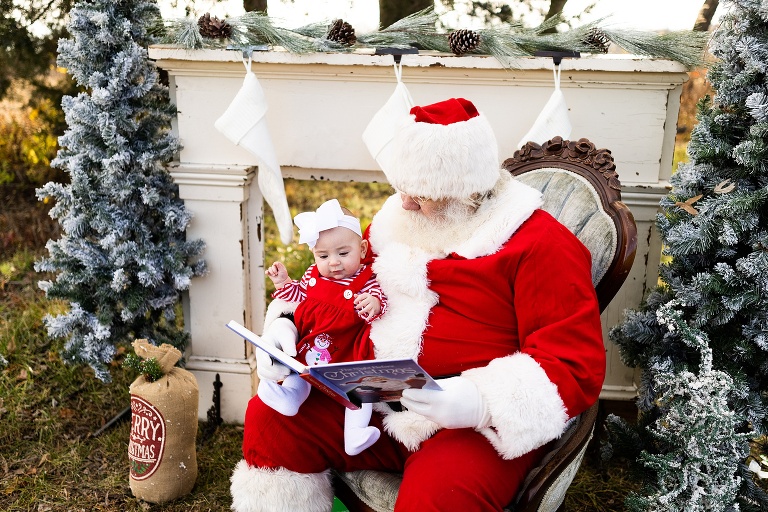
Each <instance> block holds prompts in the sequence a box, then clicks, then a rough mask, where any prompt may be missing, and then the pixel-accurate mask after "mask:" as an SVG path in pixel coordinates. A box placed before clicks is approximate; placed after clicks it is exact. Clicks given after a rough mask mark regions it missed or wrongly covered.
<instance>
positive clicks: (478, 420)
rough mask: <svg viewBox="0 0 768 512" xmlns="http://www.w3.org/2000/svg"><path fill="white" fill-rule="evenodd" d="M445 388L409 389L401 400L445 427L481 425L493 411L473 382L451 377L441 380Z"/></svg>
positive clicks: (404, 392) (482, 425) (440, 382)
mask: <svg viewBox="0 0 768 512" xmlns="http://www.w3.org/2000/svg"><path fill="white" fill-rule="evenodd" d="M438 384H439V385H440V387H441V388H443V390H442V391H439V390H432V389H406V390H404V391H403V397H402V398H401V399H400V403H401V404H403V406H405V407H407V408H408V410H409V411H413V412H415V413H417V414H421V415H422V416H424V417H425V418H427V419H430V420H432V421H434V422H435V423H437V424H438V425H440V426H441V427H443V428H482V427H486V426H488V423H489V422H490V420H491V415H490V413H489V412H488V407H487V406H486V404H485V400H484V399H483V396H482V395H481V394H480V391H479V390H478V389H477V386H476V385H475V383H474V382H472V381H471V380H469V379H466V378H464V377H451V378H449V379H443V380H441V381H439V382H438Z"/></svg>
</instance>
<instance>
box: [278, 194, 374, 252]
mask: <svg viewBox="0 0 768 512" xmlns="http://www.w3.org/2000/svg"><path fill="white" fill-rule="evenodd" d="M293 222H294V223H295V224H296V226H298V228H299V243H300V244H307V245H308V246H309V248H310V249H313V248H314V247H315V244H316V243H317V239H318V238H319V237H320V232H321V231H325V230H326V229H332V228H338V227H342V228H347V229H349V230H352V231H354V232H355V233H356V234H357V236H360V237H362V236H363V231H362V230H361V229H360V220H358V219H357V218H355V217H353V216H352V215H345V214H344V212H343V211H342V209H341V205H340V204H339V201H338V200H336V199H331V200H330V201H326V202H324V203H323V204H321V205H320V208H318V209H317V210H315V211H314V212H304V213H300V214H298V215H297V216H296V217H294V219H293Z"/></svg>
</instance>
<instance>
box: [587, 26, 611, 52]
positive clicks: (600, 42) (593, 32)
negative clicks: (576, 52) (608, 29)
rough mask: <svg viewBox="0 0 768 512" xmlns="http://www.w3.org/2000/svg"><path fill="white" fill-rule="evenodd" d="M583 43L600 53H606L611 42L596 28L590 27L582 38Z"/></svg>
mask: <svg viewBox="0 0 768 512" xmlns="http://www.w3.org/2000/svg"><path fill="white" fill-rule="evenodd" d="M584 43H585V44H587V45H589V46H591V47H592V48H594V49H595V51H598V52H600V53H608V46H609V45H610V44H611V40H610V39H608V36H607V35H606V34H605V32H603V31H602V30H600V29H599V28H597V27H592V28H591V29H589V32H587V35H586V37H584Z"/></svg>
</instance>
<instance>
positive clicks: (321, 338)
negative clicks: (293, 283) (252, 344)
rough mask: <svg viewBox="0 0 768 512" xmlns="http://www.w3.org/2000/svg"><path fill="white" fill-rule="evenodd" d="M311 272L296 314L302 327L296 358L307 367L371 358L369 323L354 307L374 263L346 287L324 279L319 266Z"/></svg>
mask: <svg viewBox="0 0 768 512" xmlns="http://www.w3.org/2000/svg"><path fill="white" fill-rule="evenodd" d="M311 275H312V277H311V279H310V281H309V283H308V286H307V296H306V298H305V299H304V300H303V301H302V302H301V304H299V306H298V307H297V308H296V312H295V313H294V318H295V321H296V328H297V329H298V330H299V341H298V343H297V344H296V350H297V351H298V355H297V356H296V359H298V360H299V361H301V362H304V363H306V364H307V365H308V366H315V365H321V364H328V363H330V362H334V363H338V362H342V361H359V360H362V359H372V358H373V348H372V346H371V343H370V340H369V337H368V334H369V332H370V325H369V324H368V323H367V322H365V320H363V319H362V318H360V316H359V315H358V314H357V311H356V310H355V296H356V295H357V294H358V293H359V292H360V290H361V289H362V288H363V287H364V286H365V284H366V283H367V282H368V281H369V280H370V279H371V276H372V275H373V271H372V270H371V266H370V265H368V266H366V267H365V268H364V269H363V270H362V271H361V272H360V273H359V274H358V275H357V277H355V279H353V280H352V282H351V283H350V284H349V285H347V286H343V285H341V284H339V283H338V282H334V281H332V280H330V279H323V278H322V277H320V273H319V272H318V270H317V267H314V268H313V269H312V274H311Z"/></svg>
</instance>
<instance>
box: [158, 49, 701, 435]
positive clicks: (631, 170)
mask: <svg viewBox="0 0 768 512" xmlns="http://www.w3.org/2000/svg"><path fill="white" fill-rule="evenodd" d="M149 57H150V58H151V59H153V60H155V61H156V62H157V64H158V66H159V67H160V68H162V69H165V70H166V71H167V72H168V74H169V77H170V86H171V98H172V100H173V101H174V102H175V103H176V105H177V109H178V115H177V118H176V121H175V122H174V131H175V132H176V134H177V135H178V136H179V138H180V139H181V143H182V144H183V149H182V150H181V152H180V154H179V158H178V162H176V163H175V164H174V166H173V167H172V168H171V172H172V174H173V176H174V179H175V181H176V183H177V184H178V185H179V191H180V195H181V197H182V198H183V199H184V200H185V201H186V204H187V207H188V208H189V209H190V210H191V211H192V212H193V214H194V215H195V216H194V218H193V220H192V223H191V225H190V228H189V233H188V234H189V236H190V237H191V238H202V239H203V240H205V242H206V243H207V250H206V254H205V256H204V257H205V259H206V261H207V262H208V266H209V268H210V273H209V274H208V275H207V276H205V277H202V278H198V279H196V280H194V281H193V283H192V287H191V289H190V292H189V298H188V301H187V310H186V312H185V313H186V315H185V321H186V323H187V328H188V329H189V331H190V334H191V339H192V342H191V349H190V352H189V353H188V354H187V355H188V359H189V362H188V365H187V367H188V368H189V369H191V370H192V371H193V373H195V375H196V377H197V378H198V381H199V382H200V390H201V393H200V400H201V402H200V411H201V412H200V414H201V418H204V417H205V414H206V411H207V410H208V408H209V407H210V406H211V396H212V389H213V387H212V385H210V384H211V383H212V381H213V379H214V378H215V375H216V374H220V376H221V380H222V382H223V383H224V386H223V388H222V389H221V393H222V415H223V417H224V419H225V420H226V421H230V422H242V418H243V413H244V411H245V406H246V404H247V401H248V398H249V397H250V396H251V394H252V393H253V392H254V390H255V386H256V384H257V379H256V376H255V372H254V365H253V360H252V355H251V352H250V347H248V346H245V344H244V343H241V342H240V341H239V340H238V339H237V338H236V337H235V336H234V335H233V334H232V333H229V332H228V330H227V329H225V328H224V325H225V324H226V323H227V322H228V321H229V320H233V319H234V320H238V321H241V322H244V323H245V325H247V326H249V327H250V328H252V329H253V330H254V331H256V332H261V327H262V320H263V315H264V308H265V297H264V272H263V270H264V261H263V260H264V245H263V227H262V215H263V214H262V211H263V210H262V198H261V194H260V193H259V190H258V188H257V187H256V186H255V185H254V184H255V181H256V180H255V179H254V175H255V172H256V168H255V167H254V166H255V165H256V160H255V157H254V156H253V155H251V154H250V153H248V152H247V151H245V150H243V149H242V148H240V147H237V146H234V145H233V144H232V143H230V142H229V141H228V140H227V139H226V138H224V137H223V136H222V135H221V134H220V133H218V132H217V131H216V130H215V128H214V126H213V124H214V122H215V120H216V119H217V118H218V117H219V116H220V115H221V114H222V113H223V112H224V110H226V108H227V106H228V105H229V103H230V102H231V101H232V99H233V98H234V96H235V94H236V93H237V91H238V90H239V88H240V86H241V85H242V80H243V78H244V76H245V68H244V66H243V59H242V53H241V52H240V51H232V50H185V49H181V48H178V47H172V46H164V45H158V46H152V47H150V49H149ZM393 63H394V59H393V58H392V56H391V55H373V50H370V51H357V52H354V53H309V54H301V55H299V54H291V53H289V52H286V51H280V50H277V51H265V52H259V51H256V52H253V55H252V65H251V69H252V71H253V72H254V73H255V74H256V76H257V77H258V79H259V82H260V83H261V85H262V87H263V89H264V93H265V95H266V98H267V101H268V103H269V110H268V112H267V123H268V125H269V130H270V134H271V138H272V140H273V142H274V145H275V150H276V152H277V156H278V160H279V163H280V165H281V168H282V171H283V176H285V177H293V178H299V179H307V180H332V181H365V182H370V181H384V180H385V178H384V175H383V174H382V173H381V171H380V170H379V169H378V167H377V165H376V163H375V161H374V160H373V158H371V156H370V155H369V153H368V151H367V150H366V148H365V146H364V144H363V142H362V139H361V134H362V132H363V130H364V129H365V127H366V125H367V124H368V122H369V121H370V119H371V118H372V117H373V115H374V113H375V112H376V111H377V110H378V109H379V108H380V107H381V106H382V105H383V104H384V102H385V101H386V100H387V99H388V98H389V96H390V95H391V94H392V92H393V91H394V87H395V83H396V82H395V75H394V71H393V69H392V67H393ZM402 66H403V82H404V83H405V84H406V86H407V87H408V90H409V91H410V93H411V95H412V96H413V99H414V101H415V102H416V104H421V105H424V104H429V103H433V102H436V101H440V100H444V99H447V98H450V97H465V98H467V99H470V100H471V101H472V102H473V103H475V105H477V107H478V109H479V110H481V111H482V112H483V113H484V114H485V115H486V117H487V118H488V119H489V121H490V122H491V125H492V126H493V128H494V131H495V132H496V136H497V139H498V142H499V152H500V155H501V158H502V159H504V158H507V157H509V156H512V155H513V154H514V151H515V150H516V149H517V143H518V141H519V140H520V138H521V137H522V136H523V135H524V134H525V133H526V132H527V131H528V128H529V127H530V126H531V124H532V123H533V121H534V120H535V118H536V116H537V115H538V113H539V111H540V110H541V108H542V107H543V106H544V104H545V103H546V101H547V99H548V98H549V96H550V94H551V93H552V90H553V73H552V67H553V63H552V59H551V58H549V57H531V58H520V59H514V60H511V61H510V62H509V66H508V67H504V66H502V65H501V63H499V62H498V61H497V60H496V59H495V58H494V57H491V56H482V55H471V56H462V57H457V56H455V55H452V54H443V53H437V52H420V53H419V54H409V55H403V56H402ZM561 69H562V74H561V87H562V89H563V93H564V95H565V98H566V102H567V104H568V107H569V113H570V117H571V123H572V125H573V132H572V134H571V138H572V139H578V138H581V137H586V138H589V139H590V140H591V141H592V142H593V143H595V144H596V145H597V146H599V147H603V148H609V149H610V150H611V152H612V154H613V156H614V158H615V160H616V166H617V171H618V173H619V176H620V179H621V182H622V185H623V186H624V191H623V199H624V202H625V203H627V205H628V206H629V207H630V209H631V210H632V212H633V214H634V216H635V219H636V221H637V224H638V254H637V257H636V259H635V265H634V266H633V268H632V271H631V272H630V275H629V278H628V280H627V283H626V284H625V286H624V287H623V288H622V289H621V290H620V291H619V294H618V295H617V297H616V299H615V300H614V301H613V303H611V305H610V306H609V307H608V309H607V310H606V312H605V313H603V325H604V330H605V331H606V333H607V330H608V329H609V328H610V327H611V326H613V325H616V324H617V323H619V322H620V321H621V319H622V315H623V311H624V309H626V308H632V307H636V306H637V305H638V304H639V303H640V301H641V300H642V298H643V294H644V293H645V291H646V290H647V289H649V288H650V287H652V286H654V285H655V283H656V280H657V278H658V263H659V257H660V252H661V251H660V247H661V243H660V240H659V238H658V236H657V234H656V233H655V228H654V220H655V215H656V212H657V209H658V202H659V200H660V199H661V197H663V195H664V194H665V193H666V191H667V188H668V179H669V176H670V174H671V168H672V156H673V153H674V139H675V133H676V124H677V115H678V111H679V107H680V93H681V91H682V84H683V83H684V82H685V81H686V80H687V79H688V75H687V73H686V70H685V68H684V67H683V66H682V65H681V64H679V63H677V62H672V61H667V60H659V59H651V58H645V57H638V56H632V55H613V54H608V55H584V56H582V57H581V58H578V59H570V58H565V59H563V60H562V64H561ZM606 351H607V356H608V368H607V377H606V382H605V385H604V386H603V392H602V394H601V397H603V398H608V399H631V398H632V397H634V395H635V389H636V388H635V382H636V377H637V375H636V372H635V370H634V369H631V368H627V367H625V366H624V365H623V364H622V363H621V361H620V359H619V356H618V350H617V349H616V347H615V346H613V345H612V344H611V343H610V342H609V341H608V340H607V337H606ZM206 390H210V391H211V392H210V393H207V392H206Z"/></svg>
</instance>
